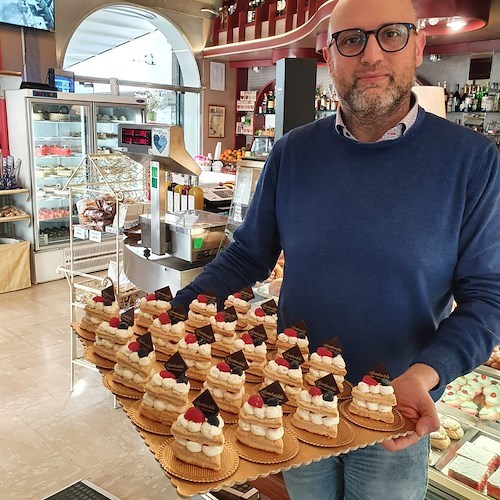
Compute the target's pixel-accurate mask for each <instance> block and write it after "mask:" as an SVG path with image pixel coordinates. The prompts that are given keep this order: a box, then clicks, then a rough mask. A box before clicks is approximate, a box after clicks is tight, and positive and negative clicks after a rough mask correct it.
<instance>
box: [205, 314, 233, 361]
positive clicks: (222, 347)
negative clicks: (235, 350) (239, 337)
mask: <svg viewBox="0 0 500 500" xmlns="http://www.w3.org/2000/svg"><path fill="white" fill-rule="evenodd" d="M236 321H237V315H236V310H235V309H234V307H230V308H228V309H225V310H224V311H221V312H218V313H217V314H216V315H215V316H210V325H211V326H212V331H213V332H214V336H215V342H214V343H213V344H212V354H213V355H219V356H227V355H228V354H229V353H230V352H231V347H232V345H233V343H234V341H235V340H236Z"/></svg>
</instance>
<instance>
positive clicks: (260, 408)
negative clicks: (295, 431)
mask: <svg viewBox="0 0 500 500" xmlns="http://www.w3.org/2000/svg"><path fill="white" fill-rule="evenodd" d="M277 396H279V397H277ZM286 401H287V398H286V395H285V393H284V391H283V388H282V387H281V386H280V384H279V382H274V383H273V384H271V385H269V386H267V387H264V388H263V389H261V390H260V391H259V394H252V395H251V396H250V397H249V398H248V400H247V401H246V402H245V403H244V404H243V406H242V407H241V409H240V413H239V416H238V427H237V429H236V439H237V440H238V441H240V442H241V443H243V444H244V445H246V446H248V447H250V448H255V449H257V450H263V451H268V452H271V453H277V454H281V453H283V449H284V442H283V436H284V434H285V430H284V428H283V409H282V407H281V405H282V404H284V403H285V402H286Z"/></svg>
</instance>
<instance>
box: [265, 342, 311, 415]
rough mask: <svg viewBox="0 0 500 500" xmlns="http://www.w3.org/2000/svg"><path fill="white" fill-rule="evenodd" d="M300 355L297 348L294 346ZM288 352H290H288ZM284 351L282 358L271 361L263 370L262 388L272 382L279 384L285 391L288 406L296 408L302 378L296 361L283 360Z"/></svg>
mask: <svg viewBox="0 0 500 500" xmlns="http://www.w3.org/2000/svg"><path fill="white" fill-rule="evenodd" d="M292 349H296V350H297V351H298V353H299V355H300V351H299V348H298V347H297V346H295V347H294V348H292ZM289 351H290V350H289ZM289 351H285V352H284V353H283V357H282V356H278V357H276V359H271V360H270V361H269V362H268V363H267V364H266V366H265V368H264V383H263V385H264V386H267V385H269V384H271V383H272V382H275V381H276V382H279V383H280V384H281V386H282V388H283V390H284V391H285V394H286V396H287V398H288V404H289V405H290V406H297V398H298V397H299V394H300V391H301V390H302V385H303V378H302V370H301V368H300V363H299V362H298V361H295V360H293V361H289V360H287V359H285V357H284V356H285V355H286V353H288V352H289Z"/></svg>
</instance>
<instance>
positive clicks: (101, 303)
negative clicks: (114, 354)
mask: <svg viewBox="0 0 500 500" xmlns="http://www.w3.org/2000/svg"><path fill="white" fill-rule="evenodd" d="M84 312H85V316H84V317H85V321H84V320H82V326H81V327H85V329H86V327H87V326H91V325H90V324H89V323H91V324H93V325H95V328H94V330H93V331H94V332H95V330H97V326H98V325H99V323H101V321H109V320H110V319H111V318H113V317H115V316H119V314H120V307H119V306H118V302H116V300H115V292H114V288H113V285H111V286H109V287H108V288H105V289H104V290H102V292H101V295H96V296H95V297H92V299H89V300H87V302H86V303H85V308H84ZM87 320H88V321H87ZM88 331H91V330H88Z"/></svg>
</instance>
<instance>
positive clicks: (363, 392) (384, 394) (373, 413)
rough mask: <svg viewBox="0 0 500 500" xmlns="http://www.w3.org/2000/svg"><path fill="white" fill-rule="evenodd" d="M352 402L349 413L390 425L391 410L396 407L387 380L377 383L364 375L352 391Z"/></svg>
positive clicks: (392, 420) (392, 418)
mask: <svg viewBox="0 0 500 500" xmlns="http://www.w3.org/2000/svg"><path fill="white" fill-rule="evenodd" d="M352 398H353V399H352V401H351V403H350V404H349V411H350V412H351V413H353V414H355V415H359V416H361V417H366V418H370V419H372V420H380V421H382V422H385V423H388V424H392V423H393V422H394V414H393V412H392V409H393V408H394V407H395V406H396V404H397V401H396V395H395V394H394V388H393V387H392V385H391V383H390V382H389V380H388V379H382V381H381V383H379V382H377V381H376V380H375V379H374V378H372V377H371V376H370V375H365V376H364V377H363V380H362V381H361V382H360V383H359V384H358V385H357V386H356V387H353V389H352Z"/></svg>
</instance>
